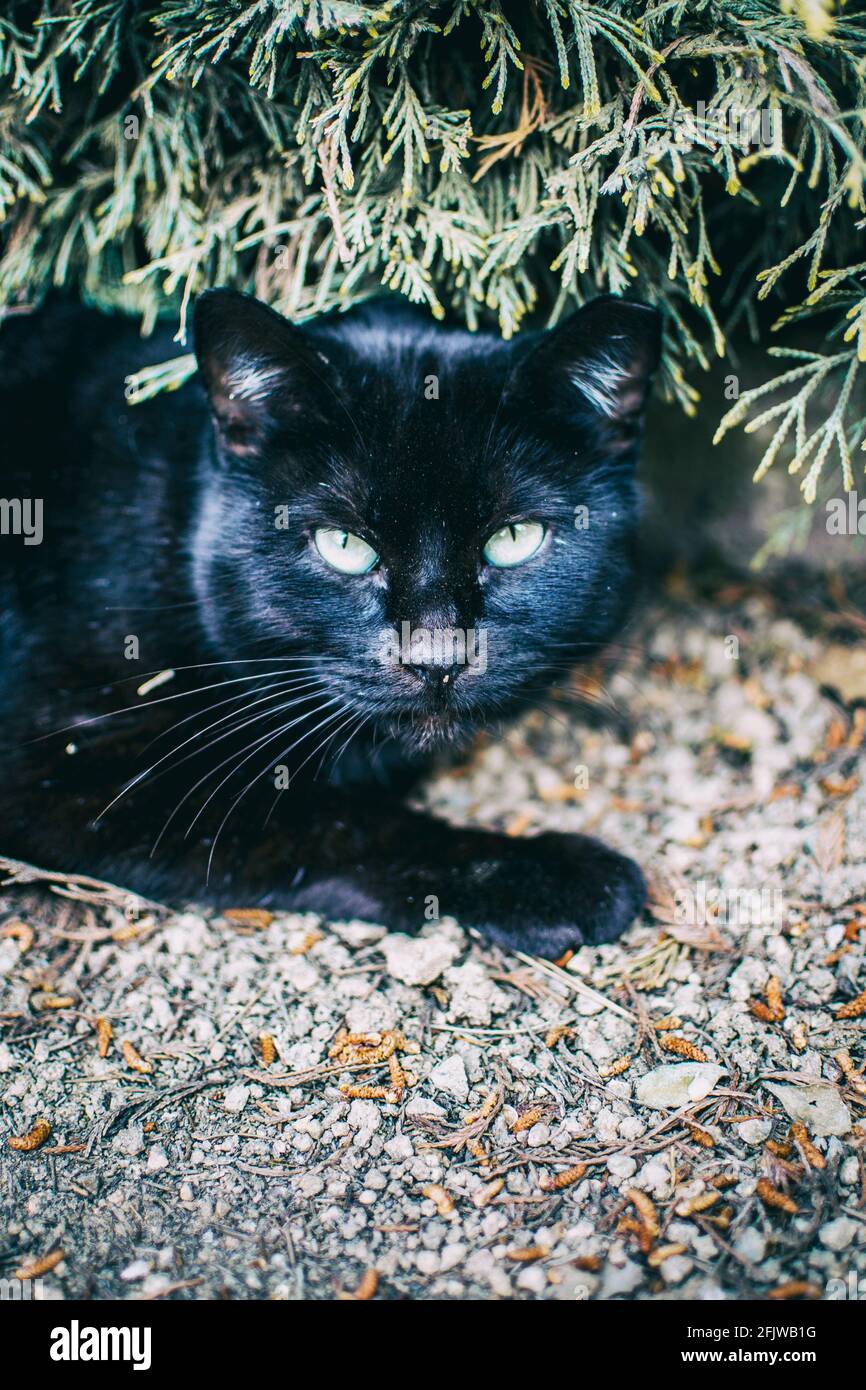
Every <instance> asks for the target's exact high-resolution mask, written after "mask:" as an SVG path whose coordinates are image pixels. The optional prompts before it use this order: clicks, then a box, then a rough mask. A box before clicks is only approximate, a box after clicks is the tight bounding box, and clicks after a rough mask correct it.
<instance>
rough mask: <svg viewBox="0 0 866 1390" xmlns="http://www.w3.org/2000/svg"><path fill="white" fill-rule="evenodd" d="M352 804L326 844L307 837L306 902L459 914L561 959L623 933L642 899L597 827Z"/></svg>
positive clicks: (369, 910) (383, 911) (332, 911)
mask: <svg viewBox="0 0 866 1390" xmlns="http://www.w3.org/2000/svg"><path fill="white" fill-rule="evenodd" d="M345 809H348V808H345ZM353 809H354V814H353V815H351V816H349V817H347V816H346V815H345V812H344V815H343V817H342V821H341V826H340V828H339V830H336V829H332V830H331V831H330V834H329V833H328V831H327V830H326V831H325V832H324V834H323V837H322V839H321V842H320V844H319V846H318V847H317V846H314V845H313V844H312V843H308V845H307V847H306V849H307V854H306V869H305V876H304V879H303V880H302V881H301V882H299V883H297V884H296V886H295V889H294V891H293V894H292V897H293V902H294V904H295V905H296V906H298V907H309V908H312V909H314V910H317V911H321V912H323V913H325V914H328V915H331V916H336V915H337V914H338V913H339V915H342V916H346V915H351V916H356V917H361V918H368V919H372V920H374V921H381V922H383V923H384V924H385V925H386V926H389V927H391V928H392V929H399V930H403V931H415V930H417V929H418V928H419V927H421V926H423V924H424V922H425V920H429V919H430V918H431V916H434V915H435V916H446V915H447V916H453V917H456V918H457V920H458V921H459V922H460V923H461V925H463V926H464V927H472V928H475V929H476V930H477V931H478V932H479V933H480V934H481V935H482V936H484V937H486V938H487V939H488V940H491V941H495V942H497V943H498V944H499V945H501V946H504V947H506V948H514V949H519V950H524V951H527V952H530V953H532V954H535V955H541V956H547V957H549V958H551V959H555V958H556V957H557V956H560V955H561V954H562V953H563V952H564V951H566V950H568V949H569V948H571V947H577V946H580V945H582V944H584V943H598V942H604V941H613V940H615V939H616V938H617V937H618V936H620V935H621V934H622V933H623V932H624V931H625V930H626V928H627V927H629V926H630V924H631V923H632V922H633V921H634V920H635V918H636V917H637V916H638V915H639V914H640V912H641V910H642V908H643V905H644V901H645V898H646V885H645V883H644V878H643V875H642V873H641V871H640V869H639V868H638V866H637V865H636V864H635V863H634V862H633V861H632V860H631V859H628V858H626V857H625V856H624V855H621V854H618V853H617V852H616V851H615V850H612V849H609V848H608V847H607V846H605V845H603V844H602V843H601V842H600V841H598V840H595V839H592V838H590V837H589V836H586V835H560V834H554V833H546V834H542V835H538V836H536V837H534V838H529V839H515V838H511V837H509V836H506V835H500V834H493V833H490V832H487V831H484V830H476V829H472V828H468V829H460V828H457V827H452V826H449V825H447V824H445V823H444V822H441V821H437V820H433V819H431V818H430V817H428V816H425V815H422V814H419V813H415V812H411V811H407V810H406V808H405V807H403V806H401V805H399V804H398V803H393V802H378V803H377V804H376V805H375V807H370V808H369V811H368V813H367V814H366V815H364V814H362V813H361V812H359V809H358V807H357V806H355V807H354V808H353ZM329 859H330V863H329V862H328V860H329Z"/></svg>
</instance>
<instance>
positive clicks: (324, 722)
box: [184, 701, 346, 883]
mask: <svg viewBox="0 0 866 1390" xmlns="http://www.w3.org/2000/svg"><path fill="white" fill-rule="evenodd" d="M332 703H333V701H327V702H326V704H324V705H321V706H320V707H319V710H317V711H316V712H317V713H320V712H321V710H322V709H327V707H328V704H332ZM345 712H346V706H345V705H341V706H340V708H339V709H337V710H335V711H334V713H333V714H329V715H328V716H327V717H326V718H325V719H323V720H321V721H320V722H319V723H318V724H316V725H315V726H314V727H313V728H312V729H309V730H308V731H307V732H306V733H303V734H301V736H300V738H298V739H295V741H294V742H293V743H290V744H289V746H288V748H282V749H281V750H280V752H279V753H278V754H277V756H276V760H275V761H276V763H277V764H279V763H281V762H282V760H283V759H284V758H287V757H288V755H289V754H290V753H291V752H292V751H293V750H294V749H295V748H297V747H298V744H300V743H303V742H304V740H305V739H308V738H310V736H311V735H312V734H314V733H316V732H317V731H318V730H319V729H321V728H323V727H325V726H326V725H328V724H330V723H331V722H332V721H333V720H334V719H339V718H340V717H341V716H342V715H343V714H345ZM296 722H297V721H296V720H292V721H291V722H290V723H289V724H287V725H285V728H284V729H277V730H276V732H275V733H273V734H272V735H271V737H270V738H269V739H267V740H266V743H270V742H271V741H272V739H274V738H276V737H277V736H278V735H279V734H281V733H283V732H284V731H285V729H290V728H291V727H292V724H293V723H296ZM341 727H342V726H341ZM319 747H321V744H319V745H317V748H316V749H314V750H313V754H315V752H316V751H318V748H319ZM258 751H259V750H258V749H254V750H253V752H252V753H250V754H249V755H248V756H247V757H246V758H243V759H242V760H241V762H240V763H238V765H237V766H236V767H234V768H232V770H231V772H230V773H229V774H228V777H224V778H223V780H222V781H221V782H220V784H219V786H218V787H216V788H215V789H214V791H212V792H211V794H210V796H209V797H208V799H207V801H205V803H204V805H203V806H201V807H200V808H199V810H198V811H197V812H196V814H195V816H194V817H193V819H192V821H191V822H190V825H189V829H188V830H187V832H186V835H185V836H184V839H186V838H187V836H188V835H189V833H190V831H191V830H192V828H193V826H194V825H195V823H196V821H197V820H198V818H199V816H200V815H201V814H202V812H203V811H204V809H205V807H206V806H207V805H208V804H209V803H210V802H211V801H212V800H213V798H214V796H215V795H216V793H217V792H218V791H219V789H220V787H222V786H223V785H224V784H225V782H226V781H228V780H229V778H230V777H233V776H234V774H235V773H236V772H237V771H238V769H239V768H241V767H243V765H244V763H245V762H249V759H250V758H251V757H254V756H255V753H256V752H258ZM273 761H274V760H273V759H268V764H269V765H270V764H271V762H273ZM308 761H309V758H305V759H304V762H303V763H301V765H300V767H299V768H296V769H295V774H297V773H298V772H300V770H301V767H304V765H305V764H306V763H307V762H308ZM261 776H263V772H258V773H256V775H255V777H253V778H252V779H251V780H250V781H249V782H248V783H247V785H246V786H245V787H244V789H243V791H242V792H241V793H240V795H239V796H237V797H236V798H235V800H234V801H233V802H232V804H231V806H230V807H229V809H228V810H227V811H226V813H225V815H224V816H223V818H222V820H221V821H220V823H219V825H218V827H217V832H216V835H215V836H214V839H213V843H212V845H211V847H210V853H209V855H208V859H207V872H206V874H205V882H206V883H210V874H211V868H212V866H213V857H214V853H215V851H216V847H217V843H218V841H219V837H220V835H221V834H222V831H223V829H224V828H225V825H226V823H227V821H228V819H229V817H230V816H231V815H232V813H233V811H234V810H235V807H236V806H238V805H239V804H240V802H241V801H242V800H243V798H244V797H245V796H246V794H247V792H248V791H249V790H250V788H251V787H254V786H255V784H256V782H258V780H259V778H260V777H261ZM290 780H291V779H290Z"/></svg>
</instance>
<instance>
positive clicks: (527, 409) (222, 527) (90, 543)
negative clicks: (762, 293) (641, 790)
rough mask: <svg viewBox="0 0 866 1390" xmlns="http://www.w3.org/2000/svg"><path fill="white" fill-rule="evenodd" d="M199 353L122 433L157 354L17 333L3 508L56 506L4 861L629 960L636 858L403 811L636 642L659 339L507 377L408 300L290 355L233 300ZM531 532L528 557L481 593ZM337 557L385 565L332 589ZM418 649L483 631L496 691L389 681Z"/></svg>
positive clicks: (2, 793)
mask: <svg viewBox="0 0 866 1390" xmlns="http://www.w3.org/2000/svg"><path fill="white" fill-rule="evenodd" d="M195 336H196V350H197V355H198V359H199V364H200V368H201V370H200V373H199V375H198V376H197V377H196V378H194V379H192V380H191V381H189V382H188V383H187V384H186V385H185V386H184V387H183V388H182V389H181V390H180V391H177V392H175V393H165V394H161V395H158V396H156V397H155V398H154V399H152V400H149V401H146V402H143V403H141V404H131V403H129V402H127V401H126V400H125V398H124V394H123V379H124V376H125V374H126V373H128V372H131V371H133V370H137V369H139V368H141V367H142V366H143V365H145V364H146V363H153V362H158V361H160V360H164V359H165V358H166V357H169V356H172V355H173V354H174V353H175V352H176V351H177V349H176V348H174V347H173V346H172V344H171V342H170V340H169V339H168V337H167V335H166V334H164V333H157V334H156V335H155V336H154V337H153V338H152V339H150V340H147V341H145V342H142V341H141V340H140V339H139V338H138V336H137V334H136V332H135V330H134V328H133V327H131V326H130V325H128V324H127V323H125V322H123V321H120V320H112V319H110V318H105V317H102V316H100V315H98V314H95V313H92V312H88V311H86V310H79V309H76V308H74V307H71V306H67V305H65V304H60V305H54V306H52V307H49V308H46V309H45V310H43V311H40V312H39V313H37V314H35V315H33V316H22V317H12V318H10V319H9V321H8V322H7V323H5V324H4V325H3V326H2V329H0V410H2V416H0V422H2V430H3V437H4V448H3V453H4V459H3V472H2V482H0V490H2V496H3V498H5V499H14V498H30V499H42V500H43V505H44V512H43V515H44V538H43V540H42V543H41V544H38V545H36V544H34V545H25V544H24V538H23V537H22V536H21V535H13V534H7V535H3V536H0V708H2V717H3V726H4V729H5V736H4V739H3V742H4V744H5V745H6V748H5V751H4V753H3V770H2V785H0V852H2V853H4V854H6V855H10V856H14V857H17V858H22V859H26V860H29V861H31V862H35V863H38V864H41V865H48V866H51V867H63V868H65V869H67V870H74V871H78V872H86V873H90V874H93V875H95V876H97V877H101V878H108V879H112V880H114V881H116V882H122V883H123V884H124V885H127V886H129V887H130V889H131V890H133V891H136V892H139V893H142V894H144V895H146V896H150V897H155V898H158V899H160V900H162V901H174V902H177V901H179V900H183V899H197V900H200V901H202V900H203V901H213V902H216V903H218V904H220V903H221V904H223V905H229V903H232V904H234V905H238V904H240V905H244V906H248V905H254V904H261V905H276V906H281V907H285V908H311V909H314V910H317V911H320V912H322V913H323V914H326V915H329V916H331V917H346V916H358V917H367V918H372V919H373V920H379V921H382V922H384V923H386V924H387V925H389V926H391V927H395V928H400V929H403V930H415V929H417V927H418V926H420V925H421V924H422V923H423V921H424V905H425V900H426V899H427V898H428V897H430V896H431V895H432V896H435V897H436V898H437V899H438V904H439V911H440V912H441V913H443V914H444V913H450V914H453V915H455V916H456V917H458V919H460V920H461V921H462V922H463V924H464V925H466V926H470V927H476V928H478V929H479V930H480V931H482V932H483V933H484V934H485V935H487V936H488V937H490V938H492V939H493V940H496V941H499V942H501V943H502V944H504V945H506V946H507V945H514V946H516V945H520V946H522V947H523V948H524V949H526V950H529V951H534V952H538V953H540V954H543V955H548V956H557V955H559V954H560V953H561V952H562V951H563V950H564V949H565V948H566V947H568V946H574V945H578V944H579V943H580V942H581V941H583V940H589V941H599V940H609V939H612V938H613V937H615V936H617V935H618V934H619V933H620V932H621V931H622V930H624V928H625V927H626V926H627V925H628V923H629V922H630V921H631V920H632V918H633V917H634V915H635V914H636V913H637V912H638V911H639V909H640V906H641V903H642V900H643V893H644V888H643V880H642V877H641V874H640V871H639V870H638V869H637V867H636V866H635V865H634V864H633V863H632V862H631V861H630V860H627V859H625V858H623V857H622V856H620V855H618V854H616V853H614V852H613V851H611V850H608V849H606V848H605V847H604V846H602V845H600V844H599V843H598V842H596V841H593V840H590V839H588V838H585V837H579V836H560V835H552V834H546V835H542V836H540V837H538V838H536V839H528V840H519V839H518V840H515V839H509V838H507V837H505V836H501V835H493V834H487V833H485V832H483V831H475V830H471V831H470V830H456V829H452V828H451V827H448V826H446V825H444V824H442V823H439V822H435V821H433V820H431V819H429V818H428V817H425V816H422V815H420V814H418V813H415V812H411V811H408V810H407V809H406V808H405V807H404V806H403V805H402V804H401V802H400V800H399V797H398V793H399V792H402V791H404V790H405V788H406V787H407V786H408V785H409V784H410V783H411V781H412V779H413V778H414V777H416V776H417V775H418V773H419V772H420V771H422V770H423V768H424V766H425V765H426V764H427V763H428V761H429V759H430V757H431V756H432V755H433V754H435V752H436V751H437V749H440V748H444V747H446V746H447V745H449V744H450V745H456V746H459V745H461V744H464V743H466V742H467V740H468V739H469V738H470V737H471V736H472V735H473V734H474V733H475V732H476V731H477V730H478V729H480V728H482V727H484V726H485V725H487V724H488V723H490V722H491V721H497V720H499V719H500V718H501V717H503V716H508V715H509V714H511V713H514V712H517V711H519V710H520V709H521V708H525V707H526V705H527V704H528V703H531V702H532V700H533V698H535V697H536V695H538V694H540V692H541V691H542V690H543V689H544V687H545V686H546V685H547V684H549V683H550V682H551V680H552V679H553V678H554V677H555V676H556V674H557V673H558V672H561V671H562V669H563V667H564V664H565V663H566V662H570V661H577V660H582V659H585V658H586V657H587V656H589V655H591V653H592V652H593V650H595V649H596V648H597V647H598V646H599V645H601V644H602V643H604V642H605V641H606V640H607V639H609V638H610V636H611V635H612V634H613V633H614V632H615V631H616V629H617V628H618V626H619V624H620V623H621V621H622V618H623V616H624V613H625V611H626V609H627V606H628V603H629V601H630V599H631V597H632V593H633V589H634V584H635V567H634V560H633V545H634V537H635V529H636V520H637V494H636V484H635V477H634V470H635V463H636V454H637V448H638V441H639V431H640V423H641V416H642V411H643V405H644V401H645V395H646V391H647V387H648V383H649V380H650V376H651V373H652V371H653V368H654V367H655V365H656V361H657V357H658V349H659V328H658V318H657V315H656V314H655V313H654V311H652V310H649V309H646V308H645V307H643V306H640V305H633V304H628V303H626V302H624V301H621V300H617V299H612V298H608V299H600V300H596V301H594V303H592V304H590V305H589V306H587V308H585V309H583V310H581V311H580V312H579V313H578V314H576V315H574V317H573V318H571V319H570V320H568V321H567V322H566V323H565V324H563V325H562V326H561V327H559V328H558V329H555V330H553V331H552V332H550V333H546V334H534V335H524V336H522V337H520V338H519V339H518V340H517V342H516V343H515V344H511V345H509V344H505V343H503V342H501V341H500V340H499V339H497V338H495V337H493V336H487V335H483V334H477V335H472V334H469V333H466V332H463V331H459V330H456V329H446V328H442V327H432V326H430V324H429V321H428V320H426V319H425V318H424V317H423V316H421V315H419V314H418V313H416V312H415V311H413V310H411V309H408V308H406V307H405V306H403V305H402V304H397V303H393V302H383V303H373V304H371V305H368V306H365V307H362V308H360V309H356V310H354V311H352V312H351V313H348V314H346V315H342V316H335V317H329V318H327V319H322V320H319V321H318V322H315V323H312V324H308V325H304V326H303V327H293V326H291V325H289V324H288V323H287V322H286V321H285V320H283V319H282V318H280V317H279V316H278V315H276V314H274V313H273V312H272V311H270V310H269V309H266V308H265V307H264V306H262V305H260V304H258V303H257V302H256V301H255V300H252V299H250V298H247V297H245V296H241V295H237V294H234V293H232V292H229V291H225V290H217V291H212V292H211V293H209V294H206V295H203V296H202V297H201V298H200V299H199V301H198V304H197V306H196V316H195ZM434 379H435V380H434ZM578 507H586V508H588V524H587V525H586V526H585V527H581V526H580V525H578V526H576V525H575V519H576V513H575V508H578ZM521 520H523V521H538V522H541V523H543V524H544V526H545V527H546V533H545V539H544V541H543V542H542V544H541V547H540V549H539V550H538V551H537V552H536V553H535V554H534V555H533V556H531V557H530V558H529V559H528V560H526V561H525V563H523V564H520V565H518V566H516V567H514V568H510V569H497V568H493V567H492V566H490V565H488V564H487V563H486V562H485V561H484V559H483V556H482V548H483V547H484V545H485V542H486V540H487V538H488V537H489V536H490V535H491V533H493V532H495V531H497V530H498V529H499V528H501V527H504V526H506V525H508V524H509V523H513V522H517V521H521ZM322 526H331V527H334V528H336V529H338V530H344V531H349V532H352V533H355V534H358V535H360V536H362V537H363V538H364V539H366V540H367V541H368V542H369V543H370V544H371V545H372V546H373V547H374V549H375V550H376V551H377V552H378V554H379V556H380V560H379V564H378V565H377V566H376V568H375V569H373V570H372V571H371V572H370V573H369V574H366V575H359V576H347V575H345V574H342V573H339V572H338V571H336V570H334V569H331V568H330V567H329V566H328V565H327V564H326V563H325V561H324V560H323V559H322V558H321V556H320V554H319V551H318V550H317V548H316V546H315V544H314V542H313V533H314V532H315V530H316V528H317V527H322ZM404 622H408V623H409V624H411V629H412V630H415V629H418V628H424V629H427V630H435V629H440V630H443V629H444V630H454V629H459V630H461V631H466V630H472V631H473V632H475V633H476V634H480V633H481V632H483V633H484V634H485V640H486V643H487V658H486V664H487V669H486V671H485V672H484V673H481V672H480V671H477V672H473V671H471V670H470V669H468V668H467V667H466V666H465V665H462V664H461V663H459V662H457V663H451V664H450V665H449V664H443V663H442V661H435V660H433V661H431V660H429V659H426V658H423V657H422V659H421V660H420V661H419V662H415V663H411V662H410V663H408V664H404V663H394V662H389V661H386V660H383V657H382V636H383V632H391V631H392V630H394V631H398V632H399V631H400V629H401V624H402V623H404ZM131 637H134V638H136V639H137V643H138V659H137V660H128V659H126V656H125V652H129V651H130V650H131V644H130V642H129V640H128V639H129V638H131ZM476 640H477V639H476ZM201 663H210V664H204V665H202V664H201ZM169 668H170V669H173V670H174V671H175V675H174V678H173V679H172V680H170V681H169V682H168V683H166V684H164V685H162V686H160V687H159V688H156V689H154V690H153V691H152V693H150V694H146V695H145V696H141V697H139V696H137V695H136V689H137V687H138V686H139V685H140V684H141V683H143V682H144V681H145V679H146V678H147V676H148V674H149V673H153V672H154V671H160V670H164V669H169ZM187 668H192V669H187ZM446 676H447V679H444V677H446ZM291 681H295V682H301V681H309V682H311V684H308V685H302V684H294V685H292V684H289V682H291ZM217 682H234V683H233V684H226V685H224V686H223V685H215V683H217ZM280 682H285V684H284V685H283V684H279V683H280ZM202 686H211V687H212V688H211V689H209V690H207V691H201V690H199V689H198V688H199V687H202ZM290 700H292V701H294V702H295V703H293V704H292V705H291V706H288V701H290ZM219 702H225V703H219ZM254 702H255V703H254ZM328 702H332V703H328ZM127 706H132V707H133V708H132V710H131V711H129V712H125V713H124V712H119V711H123V710H125V709H126V707H127ZM180 720H183V721H184V722H182V723H178V721H180ZM216 721H219V722H216ZM290 721H294V722H290ZM322 721H327V722H322ZM70 726H75V727H74V728H72V727H70ZM208 726H212V727H210V728H208ZM284 726H289V727H284ZM279 730H282V731H281V732H278V731H279ZM350 735H354V736H353V738H352V739H351V741H350V742H349V744H348V746H347V747H346V748H345V749H344V751H343V752H342V754H341V756H339V758H338V757H337V754H338V753H339V751H340V749H341V748H342V746H343V745H344V743H345V740H346V739H348V738H349V736H350ZM329 736H330V738H329ZM326 739H329V741H327V742H323V741H324V740H326ZM154 740H155V741H154ZM290 744H294V745H295V746H294V747H292V748H289V745H290ZM206 745H209V746H206ZM73 749H74V750H75V751H71V750H73ZM67 750H70V751H67ZM172 750H174V751H172ZM148 768H150V769H151V771H150V772H148V773H147V775H146V776H143V777H141V780H140V781H138V780H135V779H136V778H137V777H138V776H139V774H141V773H142V772H144V771H145V769H148ZM275 769H278V771H277V772H275ZM282 769H287V772H288V775H289V777H290V785H289V787H288V789H287V790H286V789H282V790H276V789H275V782H277V783H280V784H281V783H282V782H283V781H284V780H285V776H286V773H285V772H283V771H282ZM130 782H132V785H131V786H129V788H128V790H127V791H126V792H125V793H124V794H123V795H122V796H120V799H119V800H117V801H116V802H115V803H114V804H113V805H112V806H111V807H110V809H106V807H107V806H108V804H109V803H111V802H112V801H113V800H114V798H116V797H118V795H119V794H120V793H121V792H122V790H123V788H124V787H126V786H127V785H128V784H129V783H130ZM196 784H197V785H196ZM248 784H251V785H248ZM245 788H246V790H245ZM191 789H192V790H191ZM242 793H243V795H241V794H242ZM103 813H104V814H103ZM166 822H168V825H167V828H166ZM218 831H219V835H218V838H217V832H218ZM157 841H158V843H157V845H156V849H154V848H153V846H154V844H155V842H157ZM215 841H216V843H215Z"/></svg>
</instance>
